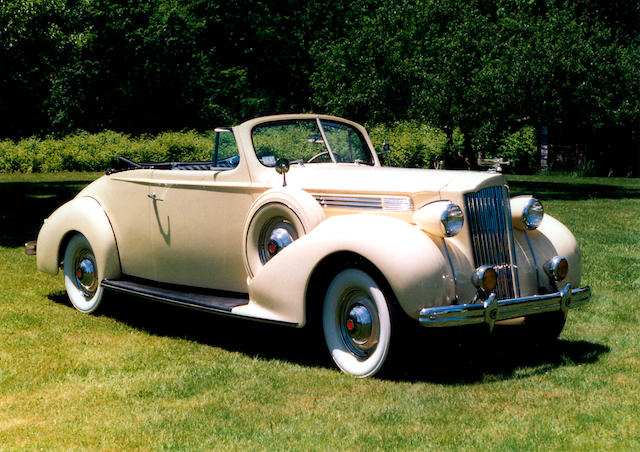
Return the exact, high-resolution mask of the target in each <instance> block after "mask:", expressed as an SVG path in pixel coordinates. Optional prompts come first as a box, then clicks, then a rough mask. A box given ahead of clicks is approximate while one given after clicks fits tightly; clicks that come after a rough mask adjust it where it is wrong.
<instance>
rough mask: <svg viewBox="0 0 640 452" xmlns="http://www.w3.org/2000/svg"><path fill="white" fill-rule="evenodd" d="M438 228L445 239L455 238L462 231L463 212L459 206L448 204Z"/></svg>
mask: <svg viewBox="0 0 640 452" xmlns="http://www.w3.org/2000/svg"><path fill="white" fill-rule="evenodd" d="M440 226H441V228H442V233H443V234H444V235H445V236H446V237H453V236H456V235H458V234H459V233H460V231H462V227H463V226H464V212H462V209H461V208H460V206H459V205H457V204H455V203H453V202H449V204H448V205H447V207H446V209H445V210H444V211H443V212H442V216H441V217H440Z"/></svg>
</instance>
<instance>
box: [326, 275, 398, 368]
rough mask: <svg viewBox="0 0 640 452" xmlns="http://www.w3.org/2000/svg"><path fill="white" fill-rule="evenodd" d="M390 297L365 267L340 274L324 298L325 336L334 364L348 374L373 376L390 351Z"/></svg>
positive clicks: (332, 282) (330, 285)
mask: <svg viewBox="0 0 640 452" xmlns="http://www.w3.org/2000/svg"><path fill="white" fill-rule="evenodd" d="M392 323H393V322H392V318H391V311H390V308H389V304H388V301H387V298H386V297H385V295H384V293H383V292H382V290H381V289H380V287H379V286H378V284H377V283H376V282H375V281H374V279H373V278H372V277H371V276H369V275H368V274H367V273H365V272H363V271H362V270H358V269H355V268H350V269H347V270H343V271H341V272H340V273H338V274H337V275H336V276H335V277H334V278H333V280H332V281H331V284H329V288H328V289H327V293H326V295H325V298H324V306H323V312H322V324H323V325H322V326H323V330H324V338H325V341H326V343H327V347H328V348H329V352H330V353H331V356H332V358H333V360H334V361H335V363H336V364H337V365H338V367H339V368H340V369H342V370H343V371H344V372H345V373H348V374H351V375H354V376H357V377H370V376H372V375H374V374H375V373H376V372H378V371H379V370H380V369H381V368H382V366H383V364H384V363H385V360H386V359H387V355H388V354H389V348H390V344H391V329H392Z"/></svg>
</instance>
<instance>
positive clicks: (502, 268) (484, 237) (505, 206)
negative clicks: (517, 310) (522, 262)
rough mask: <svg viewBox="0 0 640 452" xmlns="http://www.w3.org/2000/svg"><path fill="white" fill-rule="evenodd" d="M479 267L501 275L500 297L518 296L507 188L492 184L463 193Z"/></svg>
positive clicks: (499, 281)
mask: <svg viewBox="0 0 640 452" xmlns="http://www.w3.org/2000/svg"><path fill="white" fill-rule="evenodd" d="M464 202H465V207H466V209H467V220H468V222H469V229H470V231H471V242H472V244H473V257H474V259H475V265H476V267H479V266H481V265H491V266H492V267H493V268H494V269H495V270H496V273H497V274H498V284H497V286H496V295H497V296H498V299H505V298H514V297H516V296H519V292H520V291H519V288H518V273H517V265H516V262H515V251H514V247H513V226H512V224H511V207H510V204H509V192H508V191H507V188H506V187H489V188H484V189H482V190H480V191H477V192H475V193H468V194H466V195H464Z"/></svg>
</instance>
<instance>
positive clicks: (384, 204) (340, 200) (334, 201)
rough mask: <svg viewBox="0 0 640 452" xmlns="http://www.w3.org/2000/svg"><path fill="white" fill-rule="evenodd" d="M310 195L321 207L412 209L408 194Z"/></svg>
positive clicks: (397, 210)
mask: <svg viewBox="0 0 640 452" xmlns="http://www.w3.org/2000/svg"><path fill="white" fill-rule="evenodd" d="M312 196H313V197H314V198H315V200H316V201H318V203H319V204H320V205H321V206H322V207H332V208H341V209H371V210H384V211H390V212H411V211H413V200H412V199H411V198H409V197H408V196H398V197H390V196H385V197H380V196H335V195H325V194H320V193H314V194H312Z"/></svg>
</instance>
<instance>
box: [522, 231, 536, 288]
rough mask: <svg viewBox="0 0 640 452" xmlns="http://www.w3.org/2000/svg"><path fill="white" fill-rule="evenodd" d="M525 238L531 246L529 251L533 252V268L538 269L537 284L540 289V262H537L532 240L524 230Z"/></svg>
mask: <svg viewBox="0 0 640 452" xmlns="http://www.w3.org/2000/svg"><path fill="white" fill-rule="evenodd" d="M523 232H524V236H525V238H526V239H527V245H529V251H531V257H533V267H534V268H535V269H536V283H537V285H538V287H540V272H539V271H538V262H537V260H536V253H534V251H533V246H531V240H529V234H527V231H526V230H524V231H523Z"/></svg>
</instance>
